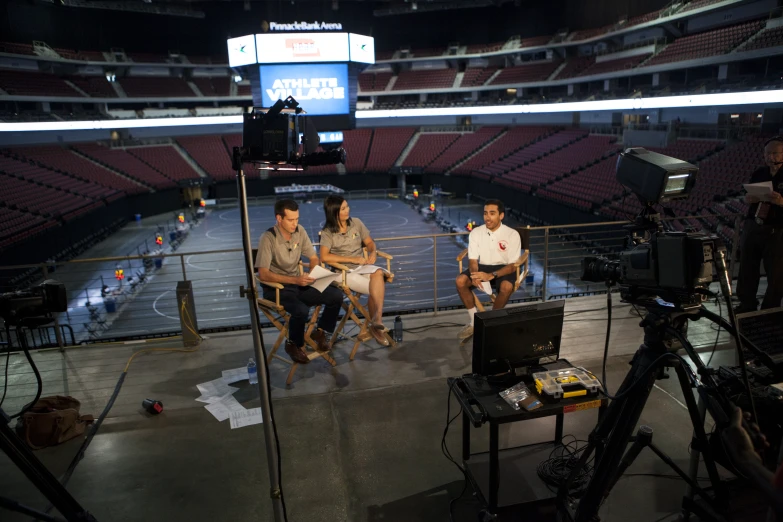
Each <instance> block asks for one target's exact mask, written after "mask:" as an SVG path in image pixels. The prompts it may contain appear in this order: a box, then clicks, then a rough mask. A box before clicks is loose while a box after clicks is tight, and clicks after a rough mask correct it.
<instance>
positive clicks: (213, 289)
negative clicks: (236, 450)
mask: <svg viewBox="0 0 783 522" xmlns="http://www.w3.org/2000/svg"><path fill="white" fill-rule="evenodd" d="M349 204H350V206H351V215H352V216H355V217H358V218H360V219H361V220H362V221H364V223H365V224H366V225H367V227H368V228H369V230H370V232H371V234H372V237H373V238H374V239H376V240H377V242H378V246H379V249H380V250H382V251H384V252H387V253H388V254H391V255H393V256H394V260H393V261H392V271H393V272H394V273H395V279H394V282H393V283H390V284H389V285H388V286H387V293H386V302H385V307H384V310H385V312H390V313H394V312H395V311H411V310H421V309H431V308H432V307H433V303H434V299H435V295H436V285H435V280H436V279H437V304H438V306H439V307H441V308H442V307H454V306H461V303H460V300H459V297H458V295H457V292H456V289H455V285H454V280H455V277H456V276H457V273H458V265H457V262H456V257H457V255H458V254H459V253H460V252H461V251H462V250H463V249H464V248H465V247H464V245H465V242H464V241H465V240H466V236H463V237H461V238H459V239H458V238H457V237H440V238H437V239H435V238H432V237H425V238H414V239H394V238H404V237H408V236H424V235H433V234H443V233H444V231H443V229H442V228H441V227H439V226H438V225H437V224H436V223H435V222H434V220H428V219H426V217H425V216H424V215H422V214H421V213H420V212H419V211H417V210H416V209H415V208H412V207H411V206H409V205H408V204H406V203H405V202H403V201H399V200H396V199H381V200H377V199H375V200H373V199H362V200H350V201H349ZM482 208H483V207H482V205H481V204H480V203H469V202H465V201H464V200H444V201H439V202H438V209H439V212H440V214H441V215H442V216H444V217H446V218H448V219H450V220H451V222H452V223H455V224H456V223H460V224H463V223H464V222H467V220H468V219H473V220H475V221H476V223H477V224H483V220H482ZM248 213H249V217H250V223H251V237H252V241H253V245H254V247H255V245H256V244H257V241H258V238H259V237H260V235H261V234H262V233H263V232H264V231H265V230H266V229H268V228H269V227H270V226H272V225H273V224H274V212H273V209H272V205H271V203H270V204H267V205H261V206H252V207H250V208H249V211H248ZM506 223H507V224H509V225H512V226H518V225H520V223H516V222H513V221H512V220H510V219H506ZM323 224H324V214H323V208H322V201H321V200H315V201H313V202H309V203H303V204H301V205H300V225H301V226H303V227H304V228H305V229H306V230H307V232H308V234H309V236H310V238H311V240H312V241H313V242H314V243H317V241H318V232H319V231H320V230H321V228H322V226H323ZM158 226H162V227H163V230H164V232H163V236H164V238H165V239H166V244H164V247H168V234H169V231H170V230H171V229H173V227H174V221H173V219H172V216H171V215H164V216H157V217H153V218H149V219H144V220H143V221H142V222H132V223H129V224H128V225H126V226H125V227H124V228H123V229H122V230H120V231H119V232H117V233H116V234H115V235H114V236H112V237H111V238H109V239H108V240H106V241H104V242H103V243H102V244H101V245H98V246H97V247H95V248H93V249H91V250H90V251H88V252H87V253H86V254H85V255H83V256H82V257H86V258H96V257H108V256H126V255H136V254H138V253H143V252H145V251H147V250H148V249H150V248H154V246H155V245H154V234H155V232H156V230H159V229H158V228H157V227H158ZM539 236H540V234H539ZM541 241H542V240H541V238H540V237H536V236H535V235H534V238H533V240H532V241H531V243H532V246H531V261H532V262H531V273H532V274H533V279H534V281H535V282H534V283H533V284H523V285H522V286H521V288H520V290H519V291H518V292H517V293H516V294H515V295H514V296H513V297H512V299H526V298H528V299H529V298H531V297H534V296H536V295H540V282H541V276H542V266H541V261H542V260H543V252H542V250H543V248H542V246H541ZM151 243H152V244H151ZM241 246H242V240H241V227H240V221H239V209H238V208H227V209H213V210H211V211H209V212H208V213H207V217H206V218H205V219H203V220H201V221H200V222H199V223H197V224H196V225H195V226H193V227H192V228H191V229H190V231H189V233H188V235H187V237H186V238H185V239H184V240H183V241H182V243H181V245H179V247H178V249H177V250H176V253H178V254H183V257H182V258H181V259H180V257H168V258H165V260H164V261H163V264H162V266H161V267H160V268H149V267H148V269H147V270H144V269H143V267H142V262H141V261H140V260H130V261H120V262H116V261H111V262H108V261H107V262H96V263H86V264H79V265H69V266H64V267H61V268H60V269H59V273H58V274H57V277H58V278H60V279H61V280H63V281H64V282H65V283H66V284H67V286H68V289H69V296H70V297H71V310H70V311H69V314H68V316H69V317H68V319H69V322H70V324H71V325H72V326H73V327H74V329H75V331H76V336H77V338H78V339H85V338H89V337H92V338H115V337H126V336H139V335H147V334H163V333H166V332H176V331H179V330H180V322H179V314H178V310H177V299H176V286H177V282H178V281H181V280H183V278H187V280H189V281H191V282H192V285H193V289H194V299H195V305H196V322H197V326H198V328H200V329H205V328H223V327H232V326H243V325H247V324H249V314H248V308H247V302H246V301H245V300H244V299H242V298H240V296H239V288H240V286H242V285H247V280H246V274H245V270H244V267H243V263H242V253H241V251H231V250H236V249H239V248H241ZM567 247H568V245H559V244H557V243H556V242H554V241H553V242H552V244H551V245H550V265H551V258H552V257H553V255H554V253H555V252H556V251H557V250H558V249H561V250H563V249H566V248H567ZM577 250H578V252H576V254H577V255H575V256H573V259H572V260H570V261H564V262H568V263H572V264H574V267H573V274H574V275H573V276H571V277H578V263H579V257H581V255H582V254H583V253H584V252H583V251H582V250H581V249H577ZM564 253H565V254H567V253H568V252H564ZM183 265H184V266H183ZM436 265H437V276H436V273H435V270H434V267H435V266H436ZM117 266H122V267H124V270H125V273H126V277H130V276H134V277H136V278H138V274H139V273H141V272H144V273H145V275H146V281H145V282H144V283H143V284H139V285H137V286H135V287H134V289H133V290H131V289H130V286H129V283H128V281H127V280H126V281H124V282H123V288H124V289H123V292H122V293H121V295H120V296H119V297H118V298H117V299H116V308H115V311H113V312H107V311H106V306H105V302H104V301H105V299H104V297H105V296H102V295H101V292H100V289H101V287H102V285H104V284H105V285H108V286H110V287H111V288H112V289H116V288H117V286H118V284H117V282H116V281H115V280H114V270H115V269H116V267H117ZM101 277H102V278H103V279H101ZM565 284H566V281H564V280H561V279H560V277H559V276H552V277H550V279H549V285H550V289H556V288H559V287H563V286H564V285H565ZM571 285H572V288H573V284H571ZM550 293H552V292H551V291H550ZM88 297H89V300H90V306H91V307H93V308H94V309H97V318H96V312H95V311H94V312H93V316H92V317H90V316H89V314H88V312H87V307H86V306H85V304H86V301H87V299H88ZM63 319H64V320H65V319H66V318H63ZM388 321H390V319H389V320H388ZM90 330H91V331H92V332H90Z"/></svg>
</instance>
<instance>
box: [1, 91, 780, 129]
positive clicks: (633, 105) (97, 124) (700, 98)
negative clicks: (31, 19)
mask: <svg viewBox="0 0 783 522" xmlns="http://www.w3.org/2000/svg"><path fill="white" fill-rule="evenodd" d="M762 103H783V90H775V91H751V92H732V93H719V94H694V95H693V96H661V97H659V98H626V99H622V100H600V101H589V102H571V103H541V104H535V105H497V106H488V107H441V108H435V109H395V110H377V111H374V110H368V111H356V118H357V119H374V118H378V119H381V118H418V117H427V116H484V115H490V114H501V115H503V114H545V113H553V112H589V111H630V110H649V109H669V108H677V107H721V106H727V105H748V104H762ZM241 123H242V116H205V117H202V118H199V117H195V118H150V119H146V120H145V119H139V120H130V119H129V120H100V121H51V122H30V123H0V132H20V131H68V130H101V129H107V130H113V129H134V128H142V127H187V126H191V125H238V124H241Z"/></svg>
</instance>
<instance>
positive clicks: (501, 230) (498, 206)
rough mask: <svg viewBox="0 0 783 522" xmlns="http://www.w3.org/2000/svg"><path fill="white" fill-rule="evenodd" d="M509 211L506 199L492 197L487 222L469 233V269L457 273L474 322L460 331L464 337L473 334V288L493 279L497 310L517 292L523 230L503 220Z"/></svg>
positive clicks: (491, 283) (486, 206)
mask: <svg viewBox="0 0 783 522" xmlns="http://www.w3.org/2000/svg"><path fill="white" fill-rule="evenodd" d="M505 210H506V209H505V206H504V205H503V202H502V201H500V200H498V199H488V200H487V201H486V202H485V203H484V224H483V225H481V226H479V227H476V228H474V229H473V230H472V231H471V232H470V236H468V269H467V270H465V271H464V272H462V273H461V274H460V275H458V276H457V292H459V296H460V299H462V303H463V304H464V305H465V308H467V309H468V315H469V316H470V322H468V324H467V325H465V327H464V328H463V329H462V330H461V331H460V333H459V338H460V340H463V341H464V340H465V339H468V338H470V337H471V336H472V335H473V317H474V316H475V314H476V305H475V302H474V300H473V291H472V288H473V287H479V286H480V285H481V282H482V281H489V284H490V285H491V286H492V290H493V292H494V293H495V296H496V297H495V302H494V303H493V304H492V309H493V310H499V309H500V308H503V307H504V306H506V303H507V302H508V298H509V297H511V293H512V292H513V291H514V283H515V282H516V281H514V279H515V278H516V266H514V262H515V261H517V260H518V259H519V256H520V255H521V250H522V242H521V240H520V238H519V232H517V231H516V230H514V229H513V228H511V227H507V226H506V225H504V224H503V223H502V221H503V218H504V217H505Z"/></svg>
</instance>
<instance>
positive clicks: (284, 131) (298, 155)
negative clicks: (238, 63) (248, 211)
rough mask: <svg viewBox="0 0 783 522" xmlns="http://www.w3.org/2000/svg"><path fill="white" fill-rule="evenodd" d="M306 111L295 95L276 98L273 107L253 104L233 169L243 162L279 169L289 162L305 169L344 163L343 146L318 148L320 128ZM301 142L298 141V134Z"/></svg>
mask: <svg viewBox="0 0 783 522" xmlns="http://www.w3.org/2000/svg"><path fill="white" fill-rule="evenodd" d="M306 114H307V113H306V112H305V111H304V110H303V109H302V107H300V106H299V102H297V101H296V100H295V99H294V98H293V97H292V96H289V97H288V98H286V99H285V100H277V102H275V104H274V105H272V107H270V108H268V109H265V108H261V107H253V108H252V109H251V110H250V111H249V112H247V113H245V114H244V121H243V128H242V147H235V148H234V154H233V156H232V163H233V168H234V170H239V169H241V168H242V164H244V163H256V164H264V165H266V167H261V168H262V169H263V168H266V169H271V170H277V169H279V168H281V167H284V166H286V165H290V166H293V167H294V170H298V168H299V167H301V168H302V169H305V168H307V167H310V166H318V165H336V164H338V163H345V149H343V148H342V147H340V148H338V149H335V150H330V151H321V152H316V150H317V149H318V145H320V139H319V137H318V131H317V130H316V128H315V126H314V125H313V124H312V122H311V121H310V120H309V119H308V118H307V117H306ZM300 135H301V136H302V142H301V144H300V143H299V136H300Z"/></svg>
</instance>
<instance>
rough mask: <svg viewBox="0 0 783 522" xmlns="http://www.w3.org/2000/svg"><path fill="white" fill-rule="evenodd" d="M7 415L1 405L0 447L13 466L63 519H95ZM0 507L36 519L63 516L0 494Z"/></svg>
mask: <svg viewBox="0 0 783 522" xmlns="http://www.w3.org/2000/svg"><path fill="white" fill-rule="evenodd" d="M9 421H10V419H9V417H8V416H7V415H6V414H5V412H4V411H3V409H2V408H0V451H2V452H3V453H5V454H6V455H8V458H9V459H11V462H13V463H14V464H15V465H16V467H18V468H19V469H20V470H21V471H22V473H24V474H25V475H26V476H27V478H28V479H29V480H30V482H32V483H33V485H34V486H35V487H36V489H38V491H40V492H41V494H42V495H43V496H45V497H46V499H47V500H48V501H49V502H50V503H51V504H52V505H53V506H54V507H55V508H57V511H59V512H60V513H61V514H62V515H63V517H65V519H64V520H66V521H68V522H82V521H84V522H91V521H95V517H93V516H92V515H91V514H90V513H89V512H87V511H86V510H85V509H84V508H83V507H82V506H81V505H80V504H79V502H77V501H76V499H75V498H73V497H72V496H71V494H70V493H68V490H66V489H65V488H64V487H63V485H62V484H60V482H58V480H57V478H56V477H55V476H54V475H52V472H51V471H49V470H48V469H47V468H46V466H44V465H43V464H42V463H41V461H40V460H38V459H37V458H36V456H35V455H33V452H32V451H31V450H30V448H28V447H27V446H26V445H25V444H24V442H22V441H21V440H20V439H19V437H17V436H16V434H15V433H14V432H13V430H12V429H11V427H10V426H9V425H8V423H9ZM0 507H2V508H5V509H9V510H11V511H18V512H19V513H23V514H25V515H30V516H33V517H35V518H36V519H37V520H44V521H47V522H49V521H51V522H59V521H62V520H63V519H61V518H57V517H53V516H51V515H47V514H45V513H41V512H39V511H36V510H34V509H31V508H29V507H27V506H23V505H22V504H19V503H18V502H15V501H13V500H10V499H7V498H4V497H0Z"/></svg>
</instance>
